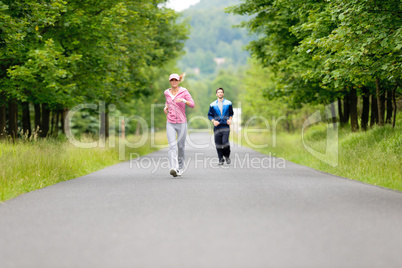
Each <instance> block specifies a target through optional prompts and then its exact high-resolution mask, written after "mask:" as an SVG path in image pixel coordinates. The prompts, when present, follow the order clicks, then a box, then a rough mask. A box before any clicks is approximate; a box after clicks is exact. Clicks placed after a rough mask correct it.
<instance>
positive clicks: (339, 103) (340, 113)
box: [338, 98, 343, 122]
mask: <svg viewBox="0 0 402 268" xmlns="http://www.w3.org/2000/svg"><path fill="white" fill-rule="evenodd" d="M338 114H339V122H342V119H343V111H342V100H341V98H338Z"/></svg>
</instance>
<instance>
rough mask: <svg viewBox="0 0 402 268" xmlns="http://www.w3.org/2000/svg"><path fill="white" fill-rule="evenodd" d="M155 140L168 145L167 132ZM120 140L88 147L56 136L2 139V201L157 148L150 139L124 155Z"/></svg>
mask: <svg viewBox="0 0 402 268" xmlns="http://www.w3.org/2000/svg"><path fill="white" fill-rule="evenodd" d="M89 140H91V139H90V138H86V141H85V142H88V141H89ZM139 140H140V137H135V136H129V137H127V139H125V141H126V143H131V144H135V143H137V142H138V141H139ZM155 141H156V144H166V143H167V141H166V134H165V133H156V134H155ZM116 143H117V146H114V147H106V148H99V147H96V148H91V149H84V148H79V147H77V146H74V145H72V144H71V143H70V142H68V141H60V140H55V139H36V140H31V141H27V140H18V141H16V142H12V141H10V140H4V141H0V202H2V201H5V200H8V199H11V198H13V197H16V196H18V195H20V194H23V193H26V192H30V191H33V190H37V189H40V188H43V187H46V186H50V185H53V184H56V183H59V182H62V181H66V180H70V179H74V178H77V177H80V176H84V175H86V174H89V173H91V172H94V171H97V170H99V169H102V168H104V167H107V166H110V165H113V164H117V163H119V162H121V161H122V160H120V159H121V158H122V156H123V158H124V159H125V160H130V154H132V153H135V154H136V155H137V154H138V155H141V156H142V155H145V154H148V153H150V152H152V151H155V150H157V149H155V148H153V146H151V139H147V140H146V143H145V144H144V145H143V146H141V147H139V148H129V147H125V152H124V155H121V154H120V155H119V146H118V142H116Z"/></svg>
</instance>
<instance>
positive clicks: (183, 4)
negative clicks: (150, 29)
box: [166, 0, 200, 11]
mask: <svg viewBox="0 0 402 268" xmlns="http://www.w3.org/2000/svg"><path fill="white" fill-rule="evenodd" d="M198 2H200V0H169V1H168V3H167V5H166V7H169V8H172V9H174V10H176V11H183V10H184V9H186V8H189V7H190V6H192V5H195V4H197V3H198Z"/></svg>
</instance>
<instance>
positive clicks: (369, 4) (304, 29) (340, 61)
mask: <svg viewBox="0 0 402 268" xmlns="http://www.w3.org/2000/svg"><path fill="white" fill-rule="evenodd" d="M401 10H402V4H401V2H400V1H399V0H392V1H372V0H364V1H360V0H354V1H346V0H336V1H317V0H308V1H302V0H275V1H274V0H264V1H260V0H247V1H245V2H244V3H241V4H239V5H237V6H234V7H231V8H229V9H228V11H229V12H231V13H233V14H238V15H247V16H249V18H250V17H251V19H249V20H248V21H245V22H243V23H242V24H241V26H243V27H246V28H247V29H248V30H249V32H250V33H254V34H257V35H258V39H257V40H254V41H252V42H250V44H249V45H248V46H247V47H248V50H249V51H250V52H251V54H252V55H253V56H254V57H255V58H257V59H258V60H260V62H261V63H262V64H263V66H266V67H269V68H271V70H272V71H273V72H275V73H276V74H277V75H276V76H275V79H274V84H273V86H271V87H270V88H267V90H266V96H267V97H268V98H269V99H281V100H285V101H286V102H288V103H289V104H290V105H292V106H293V107H298V106H299V107H300V105H301V104H304V103H312V104H316V103H324V104H328V103H331V102H332V101H334V100H335V99H336V98H338V97H343V96H344V95H345V94H347V92H348V90H349V89H350V88H355V87H358V86H359V87H360V86H369V85H370V84H372V83H373V81H374V80H375V78H379V79H381V81H384V82H382V86H384V87H390V88H392V87H393V86H389V84H387V83H390V84H392V85H395V84H397V83H399V85H400V82H398V81H400V80H401V70H402V68H401V67H402V66H401V65H400V64H401V61H400V58H401V56H402V53H401V51H402V50H401V48H402V46H401V45H400V43H401V36H402V35H401V34H402V33H401V25H402V21H401V17H400V15H399V14H400V13H401Z"/></svg>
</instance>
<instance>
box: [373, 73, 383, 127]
mask: <svg viewBox="0 0 402 268" xmlns="http://www.w3.org/2000/svg"><path fill="white" fill-rule="evenodd" d="M375 86H376V90H377V105H378V125H380V126H383V125H384V114H385V110H384V100H385V98H384V91H383V90H381V87H380V79H378V78H376V79H375Z"/></svg>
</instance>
